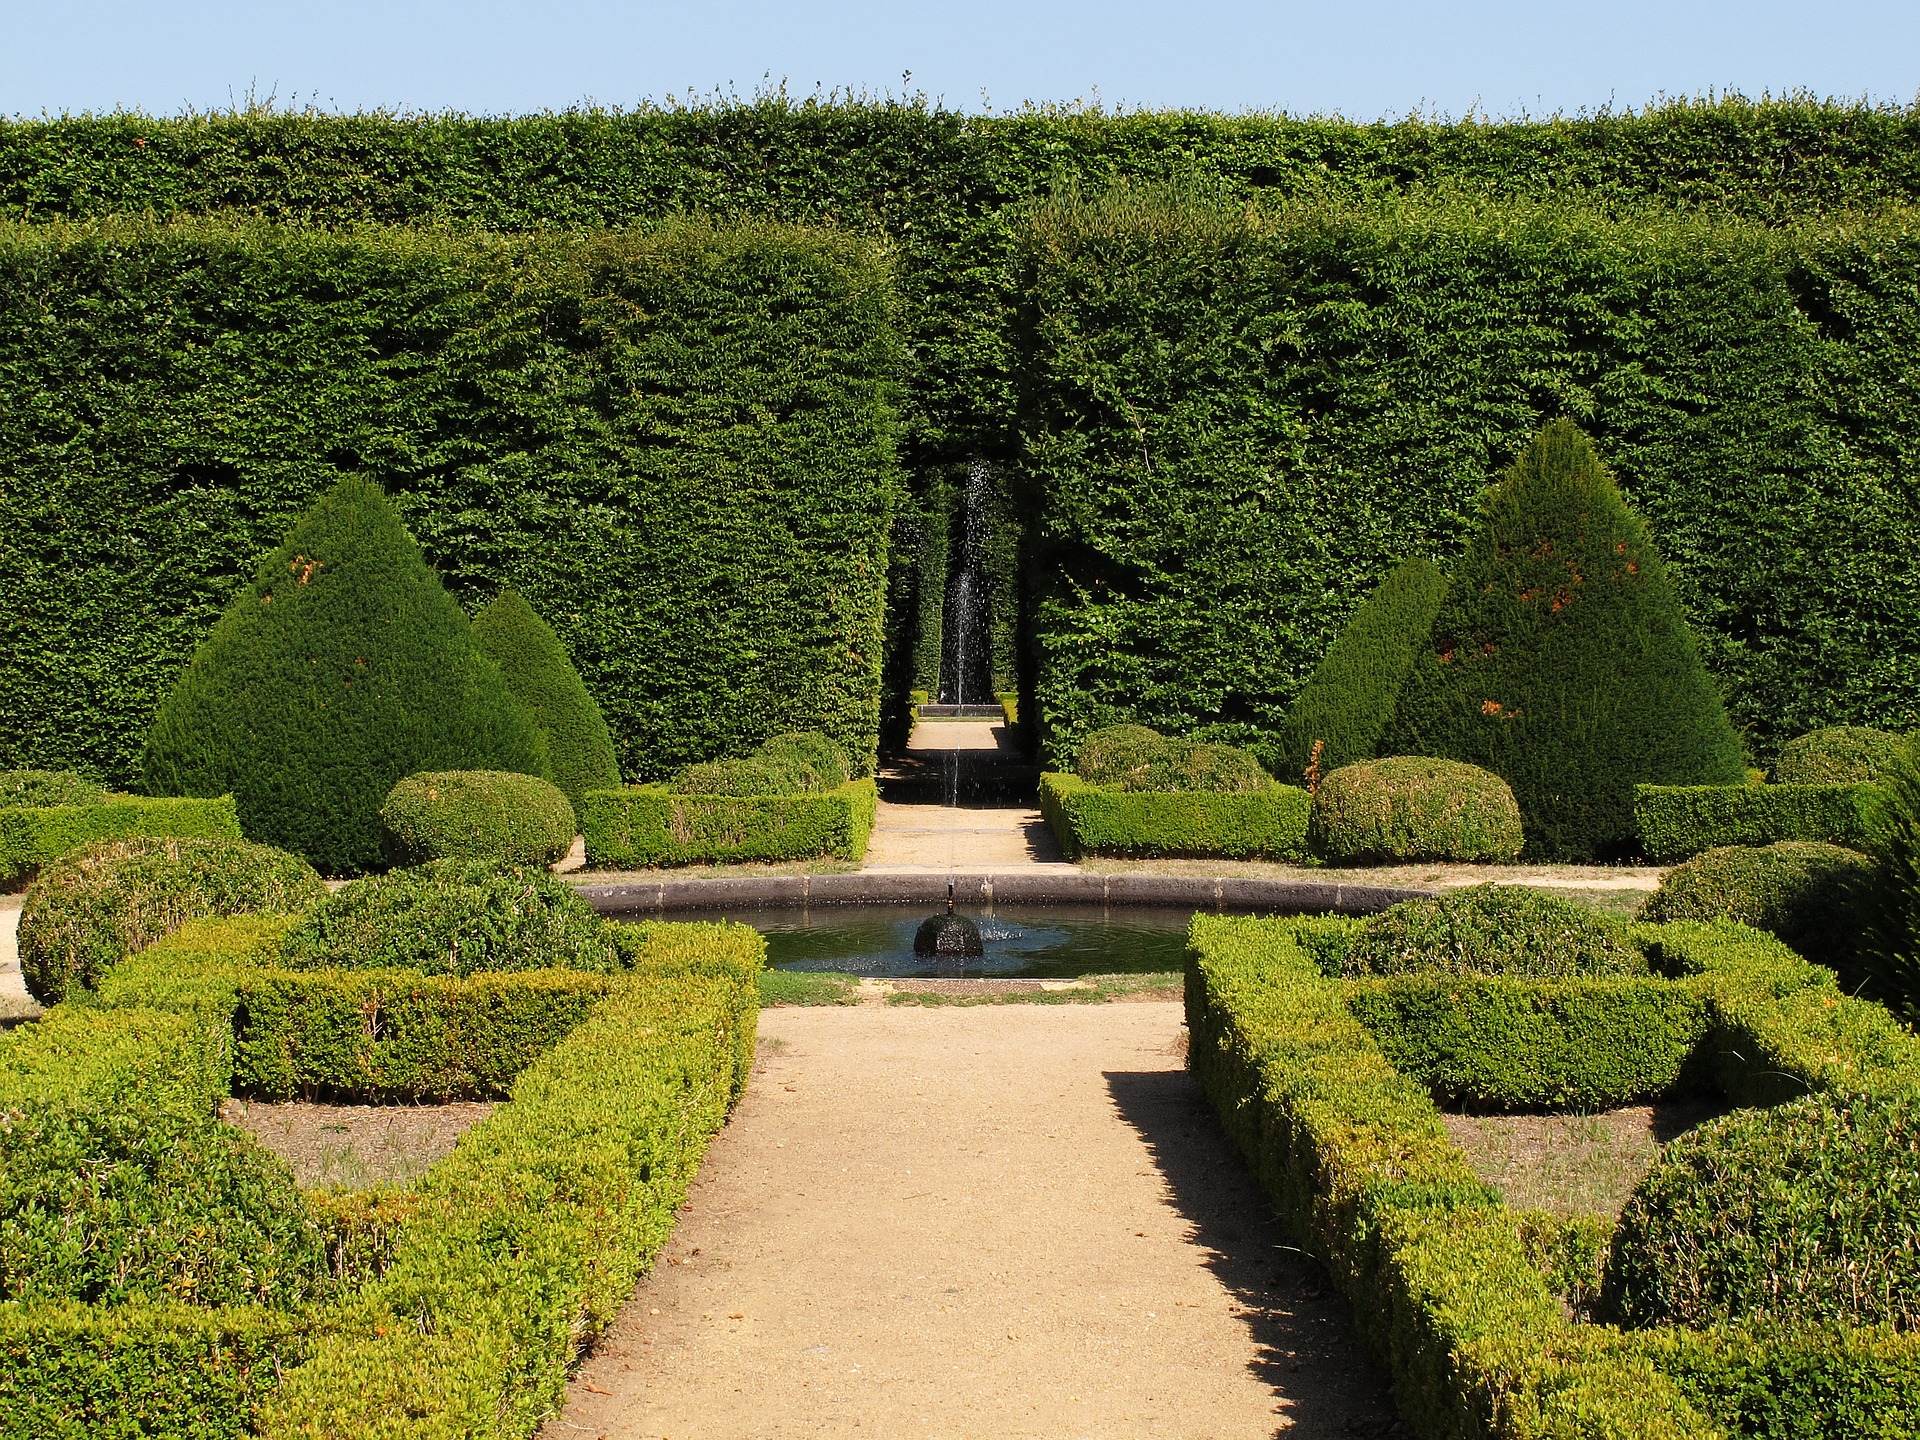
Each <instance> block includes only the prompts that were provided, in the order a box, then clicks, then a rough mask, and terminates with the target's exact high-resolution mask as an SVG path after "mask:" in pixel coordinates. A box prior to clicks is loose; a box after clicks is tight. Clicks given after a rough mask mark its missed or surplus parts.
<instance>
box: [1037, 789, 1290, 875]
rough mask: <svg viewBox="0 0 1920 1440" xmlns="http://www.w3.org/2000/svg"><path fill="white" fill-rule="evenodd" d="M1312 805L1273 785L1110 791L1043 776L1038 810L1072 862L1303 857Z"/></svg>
mask: <svg viewBox="0 0 1920 1440" xmlns="http://www.w3.org/2000/svg"><path fill="white" fill-rule="evenodd" d="M1312 803H1313V802H1312V800H1311V799H1310V798H1309V797H1308V795H1307V792H1306V791H1304V790H1300V789H1297V788H1295V787H1294V786H1291V785H1275V784H1274V783H1272V782H1271V781H1269V782H1268V783H1267V786H1266V788H1265V789H1263V790H1184V789H1183V790H1110V789H1107V788H1105V787H1103V786H1097V785H1089V784H1087V783H1086V781H1084V780H1082V779H1080V777H1079V776H1077V775H1042V776H1041V777H1040V813H1041V814H1042V815H1044V816H1045V817H1046V820H1047V825H1048V826H1049V827H1050V828H1051V829H1052V831H1053V835H1054V839H1055V840H1057V841H1058V842H1059V844H1060V849H1061V850H1062V852H1063V853H1064V854H1065V855H1066V856H1067V857H1068V858H1069V859H1074V860H1077V859H1079V858H1081V857H1082V856H1086V855H1121V856H1132V857H1135V858H1149V857H1167V858H1177V857H1181V856H1191V857H1194V858H1198V859H1205V858H1211V857H1215V856H1217V857H1220V858H1223V859H1230V860H1302V859H1305V858H1306V853H1307V816H1308V812H1309V811H1310V810H1311V808H1312Z"/></svg>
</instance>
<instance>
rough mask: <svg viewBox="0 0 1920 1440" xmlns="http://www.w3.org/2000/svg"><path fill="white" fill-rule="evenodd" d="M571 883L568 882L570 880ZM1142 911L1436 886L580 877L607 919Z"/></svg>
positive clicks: (1304, 902)
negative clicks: (742, 912)
mask: <svg viewBox="0 0 1920 1440" xmlns="http://www.w3.org/2000/svg"><path fill="white" fill-rule="evenodd" d="M569 878H571V877H569ZM949 880H951V881H952V882H953V898H954V900H955V901H956V902H957V903H959V904H962V905H991V904H994V903H995V902H996V901H997V902H1000V903H1004V904H1014V903H1018V904H1027V905H1142V906H1151V905H1159V906H1179V907H1181V908H1187V907H1192V908H1194V909H1203V910H1271V911H1276V912H1281V913H1286V914H1313V915H1319V914H1329V913H1331V914H1336V915H1372V914H1375V913H1376V912H1378V911H1381V910H1384V909H1386V908H1387V906H1389V905H1393V904H1396V903H1398V902H1399V901H1402V900H1412V899H1416V898H1418V897H1420V896H1425V895H1430V894H1432V893H1433V892H1432V891H1430V890H1415V889H1406V888H1401V887H1397V886H1390V885H1340V884H1331V883H1323V882H1320V881H1314V880H1268V879H1257V878H1253V877H1248V876H1225V875H1223V876H1214V877H1208V876H1201V875H1129V874H1116V875H1108V874H1095V875H1089V874H1086V873H1084V872H1081V873H1073V874H1052V875H1049V874H1044V873H1043V874H1035V873H1033V872H1032V871H1024V872H1022V871H1002V870H994V871H985V870H958V871H953V872H950V873H949V872H946V871H929V872H925V873H906V874H886V873H880V874H858V873H855V874H848V875H751V876H747V875H742V876H732V875H722V876H700V877H694V876H687V877H682V878H663V879H660V880H620V881H603V882H597V883H596V882H594V881H592V880H584V879H583V880H574V881H573V882H572V883H573V885H574V888H575V889H576V890H578V891H579V893H580V895H581V897H582V898H583V899H585V900H586V901H587V902H588V903H589V904H590V905H592V906H593V908H594V909H595V910H597V911H599V912H600V913H601V914H602V915H635V914H645V913H647V912H649V911H664V910H726V909H736V908H738V909H748V908H752V909H808V908H811V907H812V906H815V905H937V904H941V903H943V902H945V900H946V898H947V883H948V881H949Z"/></svg>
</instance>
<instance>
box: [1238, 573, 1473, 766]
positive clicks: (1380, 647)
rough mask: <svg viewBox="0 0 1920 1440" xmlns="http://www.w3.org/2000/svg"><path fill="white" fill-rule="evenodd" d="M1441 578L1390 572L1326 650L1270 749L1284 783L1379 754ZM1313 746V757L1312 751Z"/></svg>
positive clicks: (1440, 591) (1441, 589)
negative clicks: (1289, 777) (1310, 772)
mask: <svg viewBox="0 0 1920 1440" xmlns="http://www.w3.org/2000/svg"><path fill="white" fill-rule="evenodd" d="M1446 593H1447V577H1446V576H1445V575H1443V574H1441V573H1440V568H1439V567H1438V566H1437V565H1435V564H1434V563H1433V562H1432V561H1431V560H1425V559H1421V558H1419V557H1417V556H1416V557H1415V558H1414V559H1411V560H1403V561H1401V562H1400V563H1399V564H1398V565H1396V566H1395V567H1394V568H1393V570H1392V571H1391V572H1390V573H1389V574H1388V575H1387V578H1386V579H1385V580H1383V581H1381V582H1380V585H1379V587H1378V588H1377V589H1375V590H1374V592H1373V593H1372V594H1371V595H1369V596H1368V597H1367V598H1366V599H1365V600H1364V601H1362V602H1361V604H1360V608H1359V609H1357V610H1355V611H1354V612H1353V616H1352V618H1351V619H1349V620H1348V621H1347V623H1346V627H1345V628H1344V629H1342V630H1341V632H1340V635H1339V637H1338V638H1337V639H1336V640H1335V641H1334V642H1333V644H1332V645H1330V646H1328V647H1327V653H1326V654H1325V655H1324V656H1322V657H1321V660H1320V663H1319V664H1318V665H1317V666H1315V667H1314V671H1313V674H1312V675H1311V676H1310V677H1309V678H1308V680H1307V684H1306V688H1305V689H1303V690H1302V691H1301V692H1300V694H1299V697H1298V698H1297V699H1295V700H1294V702H1293V707H1292V708H1291V709H1290V710H1288V711H1287V718H1286V721H1285V722H1284V723H1283V724H1282V725H1281V727H1280V733H1279V735H1278V736H1277V737H1276V738H1275V740H1274V741H1273V747H1272V748H1273V754H1274V757H1275V760H1274V764H1275V767H1276V768H1277V769H1279V770H1280V771H1281V772H1282V773H1283V774H1286V775H1288V776H1295V775H1298V776H1305V775H1306V773H1307V771H1308V770H1309V769H1310V768H1313V767H1316V766H1317V769H1315V771H1314V773H1315V774H1318V775H1326V774H1328V773H1329V772H1331V771H1334V770H1338V769H1340V768H1341V767H1342V766H1346V765H1351V764H1353V763H1354V762H1355V761H1357V760H1371V759H1373V758H1374V757H1375V756H1376V755H1378V754H1379V753H1380V736H1381V734H1382V733H1383V732H1384V731H1385V730H1386V728H1387V722H1388V721H1389V720H1391V719H1392V718H1393V707H1394V705H1395V703H1396V702H1397V701H1398V700H1399V698H1400V687H1401V686H1402V685H1403V684H1405V683H1406V679H1407V674H1408V672H1409V671H1411V670H1412V669H1413V662H1414V659H1415V657H1416V656H1418V655H1419V654H1420V653H1421V651H1423V650H1424V649H1425V648H1426V645H1427V635H1428V633H1429V632H1430V631H1431V630H1432V629H1433V617H1434V616H1435V615H1436V614H1437V613H1438V612H1439V609H1440V600H1441V598H1442V597H1443V596H1444V595H1445V594H1446ZM1316 744H1318V745H1319V747H1320V748H1319V750H1318V751H1316V750H1315V749H1314V746H1315V745H1316Z"/></svg>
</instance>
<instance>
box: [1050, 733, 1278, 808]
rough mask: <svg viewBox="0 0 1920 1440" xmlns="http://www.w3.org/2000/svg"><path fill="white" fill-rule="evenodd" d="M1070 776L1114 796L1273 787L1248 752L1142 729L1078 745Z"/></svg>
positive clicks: (1092, 737)
mask: <svg viewBox="0 0 1920 1440" xmlns="http://www.w3.org/2000/svg"><path fill="white" fill-rule="evenodd" d="M1074 773H1075V774H1076V775H1078V776H1079V777H1080V778H1081V779H1082V780H1085V781H1086V782H1087V783H1088V784H1089V785H1100V786H1104V787H1106V788H1108V789H1113V790H1133V791H1182V790H1220V791H1238V792H1246V791H1253V790H1264V789H1266V788H1267V787H1268V786H1270V785H1272V784H1273V777H1272V776H1271V775H1269V774H1267V771H1266V767H1265V766H1263V765H1261V763H1260V762H1259V760H1258V759H1256V758H1255V756H1254V755H1253V753H1252V752H1251V751H1248V750H1242V749H1241V748H1240V747H1239V746H1237V745H1217V744H1212V743H1204V742H1199V743H1197V742H1195V741H1192V740H1183V739H1179V738H1176V737H1170V736H1166V735H1162V734H1161V733H1160V732H1159V731H1157V730H1150V729H1148V728H1147V727H1146V726H1145V725H1113V726H1109V727H1108V728H1106V729H1104V730H1096V731H1094V732H1093V733H1092V734H1091V735H1089V736H1087V738H1086V739H1085V740H1084V741H1082V742H1081V745H1080V750H1079V754H1078V755H1077V756H1076V757H1075V759H1074Z"/></svg>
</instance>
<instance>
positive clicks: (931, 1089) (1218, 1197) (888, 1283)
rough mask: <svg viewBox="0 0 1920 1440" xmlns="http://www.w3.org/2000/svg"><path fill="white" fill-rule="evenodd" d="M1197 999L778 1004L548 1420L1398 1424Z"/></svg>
mask: <svg viewBox="0 0 1920 1440" xmlns="http://www.w3.org/2000/svg"><path fill="white" fill-rule="evenodd" d="M1180 1027H1181V1013H1180V1007H1179V1006H1178V1005H1177V1004H1169V1003H1167V1002H1164V1001H1153V1002H1144V1003H1134V1004H1112V1005H1071V1006H1026V1005H1010V1006H991V1007H980V1008H963V1009H921V1008H919V1007H889V1006H877V1005H863V1006H857V1007H847V1008H842V1007H822V1008H818V1009H780V1010H770V1011H767V1012H765V1013H764V1014H763V1015H762V1017H761V1036H762V1058H761V1062H760V1064H759V1066H758V1067H757V1069H756V1072H755V1075H754V1079H753V1084H752V1086H751V1088H750V1089H749V1091H748V1093H747V1095H746V1097H745V1099H744V1100H743V1101H742V1102H741V1105H740V1108H739V1110H738V1112H737V1113H736V1114H735V1116H734V1119H733V1121H732V1123H731V1124H730V1125H729V1126H728V1128H727V1130H726V1131H725V1132H724V1133H723V1134H722V1135H721V1136H720V1137H719V1139H718V1140H717V1141H716V1142H715V1144H714V1147H713V1149H712V1151H711V1152H710V1154H709V1156H708V1159H707V1162H706V1165H705V1167H704V1168H703V1169H702V1172H701V1175H700V1178H699V1180H698V1182H697V1183H696V1185H695V1188H694V1192H693V1194H692V1196H691V1198H690V1199H689V1202H688V1205H687V1208H686V1209H685V1211H683V1213H682V1215H681V1218H680V1223H679V1226H678V1228H677V1229H676V1231H675V1234H674V1237H673V1239H672V1241H671V1242H670V1243H669V1246H668V1248H667V1251H666V1253H665V1255H664V1256H663V1257H662V1261H661V1263H660V1264H659V1265H658V1266H656V1267H655V1270H654V1273H653V1274H652V1275H651V1276H649V1277H648V1278H647V1279H646V1280H645V1281H644V1282H643V1283H642V1284H641V1286H640V1287H639V1289H638V1291H637V1292H636V1295H635V1298H634V1301H633V1303H632V1304H630V1305H629V1306H628V1307H627V1309H626V1310H625V1312H624V1313H623V1314H622V1316H621V1317H620V1319H619V1320H618V1322H617V1323H616V1324H615V1326H614V1327H613V1329H612V1330H611V1332H610V1333H609V1334H608V1335H607V1336H606V1337H605V1338H604V1339H603V1341H602V1343H601V1345H600V1346H599V1348H598V1350H597V1351H596V1353H595V1354H594V1355H592V1356H591V1357H589V1358H588V1359H587V1360H586V1361H585V1362H584V1363H583V1365H582V1366H581V1368H580V1371H579V1374H578V1375H577V1377H576V1378H575V1380H574V1383H573V1385H572V1387H571V1389H570V1392H569V1401H568V1405H567V1408H566V1411H565V1413H564V1414H563V1415H562V1416H560V1417H559V1418H557V1419H555V1420H553V1421H550V1422H549V1423H548V1425H547V1426H546V1428H545V1429H544V1430H543V1431H542V1432H541V1434H542V1440H561V1437H575V1436H582V1435H585V1436H604V1437H608V1440H638V1437H649V1440H651V1437H668V1440H787V1437H816V1436H859V1435H869V1436H885V1437H901V1440H1010V1437H1045V1440H1096V1437H1098V1440H1107V1437H1112V1440H1123V1437H1135V1436H1167V1437H1182V1440H1185V1437H1193V1440H1201V1437H1205V1440H1234V1437H1243V1436H1245V1437H1253V1436H1273V1435H1276V1434H1284V1435H1286V1436H1289V1437H1319V1436H1339V1437H1341V1440H1351V1437H1354V1436H1362V1437H1364V1436H1370V1435H1386V1434H1395V1433H1400V1432H1399V1431H1398V1430H1397V1429H1396V1428H1395V1425H1394V1421H1393V1419H1392V1410H1391V1406H1390V1402H1389V1401H1388V1399H1387V1397H1386V1394H1385V1389H1384V1382H1383V1380H1382V1377H1381V1375H1380V1373H1379V1372H1378V1371H1377V1370H1376V1369H1375V1368H1374V1366H1373V1365H1372V1364H1371V1363H1369V1362H1368V1361H1367V1360H1366V1359H1365V1358H1364V1357H1363V1355H1362V1353H1361V1352H1360V1351H1359V1350H1358V1348H1357V1346H1356V1344H1355V1342H1354V1341H1353V1340H1352V1338H1351V1334H1350V1331H1349V1329H1348V1324H1347V1320H1346V1317H1345V1314H1344V1312H1343V1309H1342V1307H1341V1303H1340V1302H1339V1300H1338V1299H1337V1297H1334V1296H1332V1295H1330V1294H1329V1293H1328V1292H1327V1291H1326V1289H1325V1286H1324V1282H1323V1280H1322V1279H1321V1278H1320V1277H1319V1275H1318V1274H1317V1272H1315V1271H1314V1270H1313V1269H1312V1268H1311V1267H1310V1266H1307V1265H1304V1264H1301V1263H1299V1261H1298V1260H1297V1257H1296V1256H1295V1255H1294V1254H1293V1253H1292V1252H1290V1251H1288V1250H1287V1249H1285V1248H1282V1247H1283V1246H1284V1243H1285V1236H1284V1235H1283V1234H1281V1233H1280V1231H1279V1230H1278V1228H1277V1227H1276V1226H1275V1225H1274V1223H1273V1222H1272V1221H1271V1220H1270V1219H1269V1217H1268V1211H1267V1207H1266V1205H1265V1203H1264V1201H1263V1200H1262V1198H1261V1196H1260V1194H1259V1192H1258V1191H1257V1190H1256V1189H1255V1187H1254V1185H1253V1183H1252V1181H1251V1179H1250V1178H1249V1177H1248V1175H1247V1172H1246V1170H1245V1168H1244V1166H1243V1165H1242V1164H1241V1163H1240V1161H1239V1159H1238V1157H1237V1156H1235V1155H1234V1154H1233V1152H1232V1151H1231V1149H1230V1148H1229V1147H1228V1145H1227V1142H1226V1140H1225V1138H1224V1137H1223V1136H1222V1134H1221V1132H1220V1130H1219V1127H1218V1125H1217V1123H1216V1122H1215V1121H1214V1119H1213V1117H1212V1115H1211V1114H1210V1113H1209V1112H1208V1111H1207V1110H1206V1108H1205V1106H1204V1103H1203V1102H1202V1101H1201V1099H1200V1097H1199V1095H1198V1092H1197V1091H1196V1089H1195V1088H1194V1086H1193V1084H1192V1082H1191V1081H1190V1080H1189V1079H1188V1077H1187V1075H1186V1073H1185V1071H1184V1069H1183V1064H1182V1060H1181V1056H1180V1037H1181V1028H1180Z"/></svg>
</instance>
